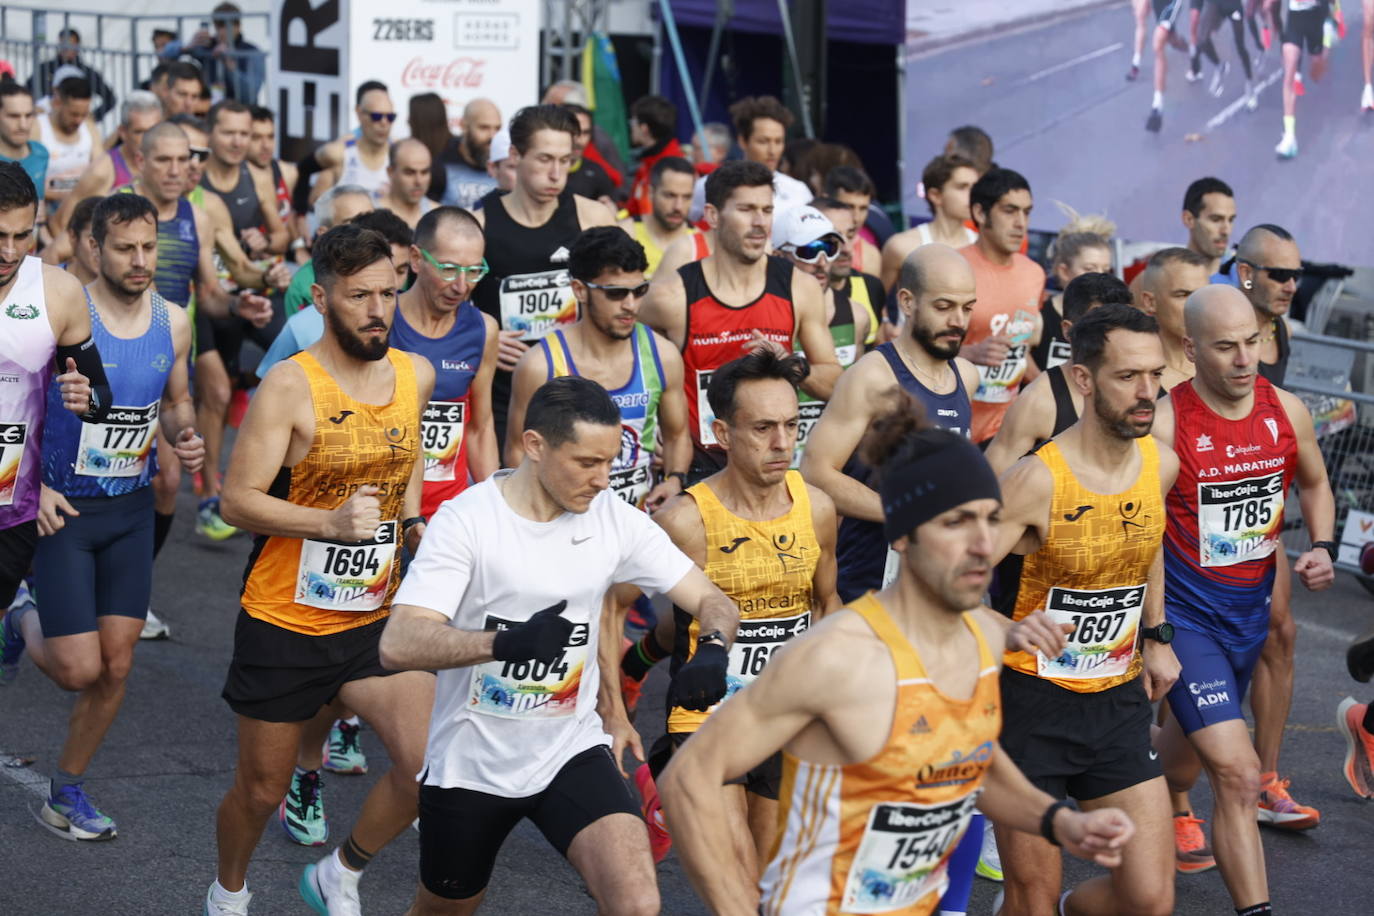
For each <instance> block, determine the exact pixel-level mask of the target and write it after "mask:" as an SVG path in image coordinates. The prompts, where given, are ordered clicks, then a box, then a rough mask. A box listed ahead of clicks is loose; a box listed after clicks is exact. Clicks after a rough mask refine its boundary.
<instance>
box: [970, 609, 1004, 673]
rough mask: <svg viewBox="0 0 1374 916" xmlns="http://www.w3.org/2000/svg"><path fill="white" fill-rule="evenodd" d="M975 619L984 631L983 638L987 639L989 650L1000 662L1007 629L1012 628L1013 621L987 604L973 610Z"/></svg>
mask: <svg viewBox="0 0 1374 916" xmlns="http://www.w3.org/2000/svg"><path fill="white" fill-rule="evenodd" d="M973 619H974V621H975V622H977V624H978V629H979V630H981V631H982V633H983V638H984V639H985V640H987V643H988V652H989V653H991V655H992V657H993V659H994V661H999V662H1000V661H1001V659H1002V652H1003V650H1004V649H1005V648H1006V644H1007V630H1008V629H1010V628H1011V621H1010V620H1009V619H1007V618H1006V617H1004V616H1003V615H1001V614H999V613H997V612H996V611H994V610H993V609H992V608H990V607H987V606H986V605H981V606H979V607H978V608H977V609H976V610H974V611H973Z"/></svg>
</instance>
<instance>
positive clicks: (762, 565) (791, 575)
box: [668, 471, 821, 732]
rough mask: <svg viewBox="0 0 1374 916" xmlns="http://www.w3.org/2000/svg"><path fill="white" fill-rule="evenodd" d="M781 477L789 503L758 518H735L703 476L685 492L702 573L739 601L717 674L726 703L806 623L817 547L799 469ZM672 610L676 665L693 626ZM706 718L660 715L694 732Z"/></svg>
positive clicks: (673, 726) (690, 642) (692, 638)
mask: <svg viewBox="0 0 1374 916" xmlns="http://www.w3.org/2000/svg"><path fill="white" fill-rule="evenodd" d="M786 482H787V492H788V494H789V495H790V496H791V497H792V508H791V509H789V510H788V511H787V513H786V514H785V515H781V516H779V517H777V518H774V519H769V520H768V521H763V522H756V521H753V520H751V519H747V518H740V517H739V516H738V515H735V514H734V513H733V512H731V511H730V510H729V509H727V508H725V506H724V505H723V504H722V503H721V501H720V500H719V499H718V498H717V497H716V494H715V493H714V492H713V491H712V490H711V488H710V486H708V485H707V484H706V482H705V481H703V482H701V483H699V484H697V485H696V486H694V487H690V488H689V489H688V490H687V492H688V493H690V494H691V495H692V498H693V499H695V500H696V502H697V509H698V510H699V511H700V512H701V520H702V523H703V524H704V525H705V526H706V576H707V578H709V579H710V580H711V581H712V582H714V583H716V585H717V586H718V587H719V588H720V590H721V591H723V592H724V593H725V594H726V595H727V596H729V598H730V600H731V601H733V602H735V604H737V605H739V628H738V629H737V630H736V631H735V642H734V644H733V645H731V647H730V667H729V668H728V669H727V672H726V676H725V680H726V693H725V699H726V700H728V699H729V698H730V696H731V694H734V693H737V692H738V691H740V690H743V689H744V688H745V687H747V686H748V685H749V684H752V683H753V682H754V680H755V679H756V678H757V677H758V676H759V674H760V673H761V672H762V671H763V668H764V666H765V665H766V664H768V659H769V658H770V657H771V656H772V654H773V652H775V651H776V650H777V649H778V647H780V646H781V645H782V644H783V643H785V642H787V640H789V639H791V638H792V637H793V636H796V635H797V634H799V633H802V632H803V631H805V630H806V628H807V627H809V626H811V612H812V581H813V580H814V579H815V577H816V565H817V564H818V563H819V562H820V559H821V548H820V544H819V543H817V541H816V531H815V528H814V527H813V526H812V523H811V496H810V494H809V493H807V490H806V482H805V481H804V480H802V476H801V473H800V472H799V471H788V472H787V477H786ZM673 613H674V614H675V615H676V618H677V639H676V640H675V647H674V650H673V656H674V658H673V664H674V670H676V668H677V666H679V665H681V664H683V663H685V662H686V661H688V660H689V659H690V658H691V657H692V656H693V655H694V654H696V649H697V636H698V635H699V633H700V632H701V630H700V627H699V626H698V624H697V620H696V618H695V617H693V616H691V615H690V614H688V613H686V612H685V611H682V610H676V609H675V610H674V611H673ZM721 702H722V703H723V702H725V700H721ZM713 708H714V707H713ZM708 715H710V711H709V710H708V711H707V712H692V711H691V710H687V709H682V708H681V707H678V706H674V707H673V708H672V709H671V710H669V712H668V731H670V732H694V731H696V730H697V728H699V727H700V726H701V723H703V722H705V721H706V717H707V716H708Z"/></svg>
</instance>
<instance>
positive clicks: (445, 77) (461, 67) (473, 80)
mask: <svg viewBox="0 0 1374 916" xmlns="http://www.w3.org/2000/svg"><path fill="white" fill-rule="evenodd" d="M486 65H487V62H486V61H485V60H483V59H481V58H478V57H456V58H454V59H453V60H451V61H448V62H447V63H429V62H427V61H425V59H424V58H423V57H412V58H411V59H410V61H409V62H408V63H407V64H406V66H405V69H404V70H402V71H401V85H402V86H404V87H405V88H407V89H415V88H418V89H480V88H482V79H483V78H484V77H485V76H486V73H485V69H484V68H485V67H486Z"/></svg>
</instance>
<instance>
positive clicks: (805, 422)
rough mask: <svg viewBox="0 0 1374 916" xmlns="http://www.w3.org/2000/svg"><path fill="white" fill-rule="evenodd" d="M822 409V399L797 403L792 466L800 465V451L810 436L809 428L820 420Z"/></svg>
mask: <svg viewBox="0 0 1374 916" xmlns="http://www.w3.org/2000/svg"><path fill="white" fill-rule="evenodd" d="M824 410H825V402H824V401H811V400H806V401H802V402H801V403H799V404H798V405H797V417H798V420H797V447H796V449H795V450H794V451H793V452H792V467H794V468H799V467H801V459H802V451H803V450H804V449H805V448H806V440H807V439H809V438H810V437H811V430H812V428H813V427H814V426H815V425H816V422H817V421H818V420H820V418H821V413H822V412H823V411H824Z"/></svg>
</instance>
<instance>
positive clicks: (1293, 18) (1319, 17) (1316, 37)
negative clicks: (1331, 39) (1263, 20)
mask: <svg viewBox="0 0 1374 916" xmlns="http://www.w3.org/2000/svg"><path fill="white" fill-rule="evenodd" d="M1326 7H1327V5H1326V4H1325V3H1323V4H1321V5H1319V6H1316V7H1313V8H1312V9H1310V10H1289V11H1288V22H1286V23H1285V24H1284V26H1283V43H1284V44H1286V45H1297V46H1298V47H1300V48H1306V49H1307V53H1308V54H1321V53H1322V52H1323V51H1325V50H1326V41H1325V37H1324V36H1323V34H1322V30H1323V29H1324V28H1325V27H1326V13H1327V9H1326Z"/></svg>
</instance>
